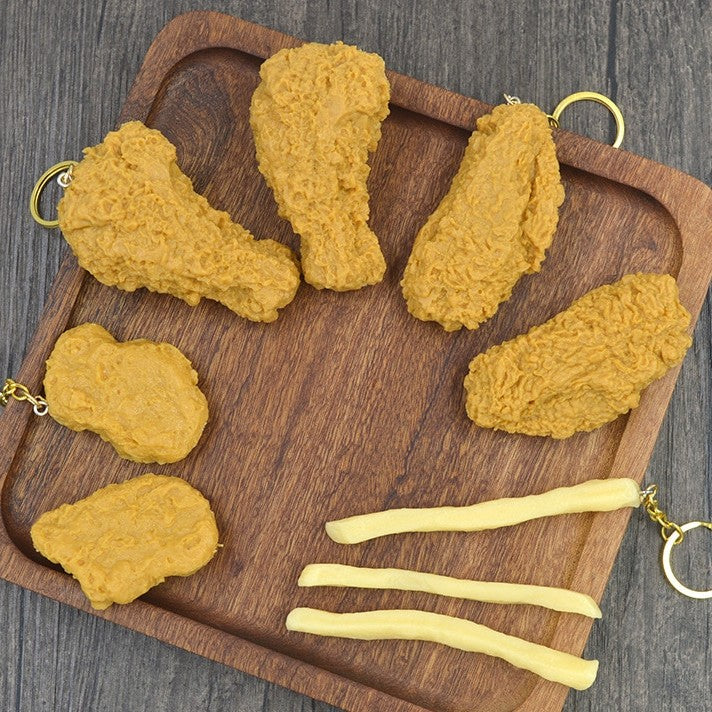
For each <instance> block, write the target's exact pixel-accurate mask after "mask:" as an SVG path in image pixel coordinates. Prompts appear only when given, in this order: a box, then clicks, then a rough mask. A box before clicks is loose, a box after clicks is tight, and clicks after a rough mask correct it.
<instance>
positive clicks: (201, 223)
mask: <svg viewBox="0 0 712 712" xmlns="http://www.w3.org/2000/svg"><path fill="white" fill-rule="evenodd" d="M84 154H85V157H84V160H82V161H81V162H80V163H79V164H78V165H77V166H75V167H74V171H73V180H72V182H71V184H70V185H69V187H68V188H67V190H66V192H65V194H64V196H63V198H62V200H61V201H60V202H59V206H58V217H59V225H60V227H61V229H62V232H63V233H64V236H65V238H66V239H67V242H68V243H69V245H70V246H71V248H72V250H73V251H74V254H75V255H76V256H77V259H78V260H79V264H80V265H81V266H82V267H84V269H86V270H88V271H89V272H91V273H92V274H93V275H94V277H96V279H98V280H99V281H100V282H102V283H103V284H108V285H110V286H114V287H118V288H119V289H125V290H126V291H129V292H131V291H133V290H135V289H138V288H140V287H147V288H148V289H150V290H151V291H153V292H163V293H168V294H172V295H174V296H176V297H178V298H179V299H182V300H183V301H185V302H187V303H188V304H190V305H191V306H195V305H196V304H197V303H198V302H199V301H200V299H201V297H207V298H208V299H214V300H216V301H218V302H221V303H222V304H224V305H225V306H226V307H228V309H231V310H232V311H234V312H235V313H237V314H239V315H240V316H244V317H245V318H247V319H251V320H252V321H265V322H269V321H274V320H275V319H276V318H277V309H279V308H281V307H283V306H285V305H287V304H289V302H291V301H292V299H293V298H294V294H295V293H296V291H297V287H298V286H299V270H298V269H297V266H296V264H295V258H294V255H293V254H292V252H291V250H289V248H288V247H286V246H285V245H281V244H279V243H278V242H275V241H274V240H255V239H254V238H253V237H252V235H251V234H250V233H249V232H248V231H247V230H246V229H245V228H243V227H242V226H241V225H238V224H237V223H234V222H232V220H231V219H230V216H229V215H228V214H227V213H225V212H221V211H219V210H214V209H213V208H212V207H210V204H209V203H208V201H207V200H206V199H205V198H204V197H203V196H202V195H199V194H197V193H196V192H195V191H194V190H193V186H192V184H191V182H190V179H189V178H188V177H187V176H186V175H184V174H183V173H182V172H181V170H180V168H179V167H178V164H177V163H176V150H175V147H174V146H173V145H172V144H171V143H170V142H169V141H168V140H167V139H166V138H165V137H164V136H163V135H162V134H161V133H160V132H159V131H156V130H154V129H149V128H147V127H146V126H144V125H143V124H142V123H140V122H139V121H131V122H129V123H126V124H124V125H123V126H122V127H121V128H120V129H119V130H118V131H112V132H111V133H109V134H107V136H106V138H105V139H104V141H103V142H102V143H100V144H99V145H98V146H94V147H92V148H87V149H85V151H84Z"/></svg>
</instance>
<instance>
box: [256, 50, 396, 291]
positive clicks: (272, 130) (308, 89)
mask: <svg viewBox="0 0 712 712" xmlns="http://www.w3.org/2000/svg"><path fill="white" fill-rule="evenodd" d="M260 77H261V79H262V81H261V82H260V84H259V86H258V87H257V89H256V90H255V93H254V95H253V97H252V104H251V106H250V124H251V125H252V131H253V133H254V136H255V146H256V148H257V160H258V162H259V167H260V171H261V172H262V175H264V177H265V179H266V181H267V184H268V185H269V186H270V187H271V188H272V190H273V191H274V197H275V200H276V201H277V205H278V206H279V214H280V216H281V217H283V218H286V219H288V220H289V221H290V222H291V223H292V228H293V229H294V231H295V232H296V233H298V234H299V235H300V236H301V252H302V255H301V256H302V269H303V271H304V279H305V280H306V281H307V282H308V283H309V284H311V285H312V286H314V287H317V288H318V289H322V288H327V289H334V290H337V291H345V290H350V289H359V288H360V287H363V286H365V285H368V284H376V283H377V282H380V281H381V279H383V275H384V273H385V269H386V263H385V260H384V258H383V254H382V253H381V248H380V246H379V244H378V238H377V237H376V235H375V234H374V233H373V232H372V231H371V230H370V228H369V227H368V224H367V222H368V217H369V208H368V191H367V189H366V179H367V178H368V174H369V172H370V168H369V166H368V162H367V161H368V153H369V151H375V150H376V146H377V145H378V141H379V139H380V138H381V122H382V121H383V120H384V119H385V118H386V116H387V115H388V99H389V96H390V85H389V83H388V80H387V79H386V74H385V66H384V63H383V60H382V59H381V58H380V57H379V56H378V55H376V54H369V53H367V52H362V51H360V50H358V49H357V48H356V47H350V46H348V45H345V44H343V43H341V42H337V43H336V44H332V45H324V44H317V43H310V44H305V45H302V46H301V47H298V48H296V49H283V50H281V51H280V52H277V54H275V55H274V56H273V57H270V58H269V59H268V60H267V61H266V62H265V63H264V64H263V65H262V67H261V69H260Z"/></svg>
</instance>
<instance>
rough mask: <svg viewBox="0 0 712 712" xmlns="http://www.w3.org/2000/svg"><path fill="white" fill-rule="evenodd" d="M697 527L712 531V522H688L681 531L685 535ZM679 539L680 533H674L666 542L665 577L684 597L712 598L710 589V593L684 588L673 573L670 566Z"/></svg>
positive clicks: (664, 552) (664, 555)
mask: <svg viewBox="0 0 712 712" xmlns="http://www.w3.org/2000/svg"><path fill="white" fill-rule="evenodd" d="M697 527H706V528H707V529H709V530H710V531H712V522H688V523H687V524H683V525H682V526H681V527H680V529H681V530H682V531H683V533H684V532H687V531H689V530H690V529H696V528H697ZM679 538H680V532H678V531H674V532H673V533H672V534H671V535H670V538H669V539H668V540H667V541H666V542H665V546H664V547H663V570H664V571H665V576H666V577H667V580H668V581H669V582H670V585H671V586H672V587H673V588H675V589H677V590H678V591H679V592H680V593H681V594H682V595H683V596H687V597H688V598H712V589H710V590H709V591H696V590H695V589H692V588H687V586H684V585H683V584H681V583H680V581H679V579H678V578H677V576H675V574H674V573H673V572H672V566H671V565H670V555H671V554H672V548H673V546H674V545H675V544H676V542H677V540H678V539H679Z"/></svg>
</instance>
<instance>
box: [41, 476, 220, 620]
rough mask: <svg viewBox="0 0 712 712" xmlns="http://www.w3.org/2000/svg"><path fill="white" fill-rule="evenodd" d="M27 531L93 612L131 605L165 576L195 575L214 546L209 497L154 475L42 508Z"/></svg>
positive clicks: (177, 481)
mask: <svg viewBox="0 0 712 712" xmlns="http://www.w3.org/2000/svg"><path fill="white" fill-rule="evenodd" d="M30 535H31V537H32V543H33V545H34V547H35V549H37V551H39V552H40V554H42V555H43V556H44V557H46V558H47V559H49V560H50V561H51V562H53V563H55V564H61V566H62V568H63V569H64V570H65V571H66V572H67V573H70V574H72V576H74V578H75V579H77V580H78V581H79V584H80V585H81V587H82V591H84V594H85V595H86V597H87V598H88V599H89V601H90V603H91V605H92V606H93V607H94V608H96V609H99V610H102V609H105V608H108V607H109V606H110V605H111V604H112V603H130V602H131V601H133V600H134V599H136V598H138V597H139V596H141V595H142V594H144V593H145V592H146V591H148V590H149V589H150V588H152V587H153V586H156V585H157V584H159V583H162V582H163V581H164V580H165V578H166V577H167V576H190V575H191V574H194V573H195V572H196V571H198V569H200V568H202V567H203V566H205V564H207V563H208V561H210V559H212V558H213V555H214V554H215V552H216V551H217V546H218V529H217V525H216V524H215V515H214V514H213V512H212V511H211V509H210V503H209V502H208V500H207V499H205V497H203V495H202V494H201V493H200V492H198V490H196V489H194V488H193V487H191V486H190V485H189V484H188V483H187V482H185V481H184V480H182V479H180V478H179V477H167V476H165V475H154V474H147V475H142V476H141V477H135V478H134V479H131V480H127V481H126V482H122V483H121V484H114V485H109V486H108V487H104V488H102V489H100V490H97V491H96V492H94V494H92V495H90V496H89V497H87V498H86V499H82V500H80V501H79V502H76V503H74V504H63V505H62V506H61V507H59V508H57V509H53V510H52V511H50V512H46V513H45V514H43V515H42V516H41V517H40V518H39V519H38V520H37V521H36V522H35V523H34V524H33V525H32V528H31V530H30Z"/></svg>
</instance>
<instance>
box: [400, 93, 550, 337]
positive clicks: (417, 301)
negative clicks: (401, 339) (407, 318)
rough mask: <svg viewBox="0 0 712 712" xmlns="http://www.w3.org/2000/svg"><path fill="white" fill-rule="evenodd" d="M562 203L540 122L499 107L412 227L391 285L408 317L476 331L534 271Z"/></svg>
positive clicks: (525, 111) (529, 113) (538, 115)
mask: <svg viewBox="0 0 712 712" xmlns="http://www.w3.org/2000/svg"><path fill="white" fill-rule="evenodd" d="M563 200H564V189H563V187H562V185H561V181H560V178H559V163H558V161H557V160H556V150H555V147H554V143H553V141H552V139H551V129H550V128H549V123H548V119H547V117H546V115H545V114H544V112H542V111H541V110H540V109H538V108H537V107H536V106H534V105H533V104H517V105H512V106H508V105H503V106H498V107H496V108H495V109H494V111H493V112H492V113H491V114H487V115H485V116H483V117H482V118H480V119H478V121H477V131H475V132H473V134H472V136H471V137H470V141H469V144H468V146H467V148H466V149H465V155H464V157H463V159H462V163H461V164H460V168H459V170H458V172H457V175H456V176H455V178H454V179H453V181H452V185H451V186H450V190H449V192H448V193H447V195H446V196H445V197H444V198H443V200H442V201H441V203H440V205H439V206H438V207H437V209H436V210H435V212H434V213H433V214H432V215H431V216H430V218H429V219H428V221H427V222H426V223H425V225H424V226H423V227H422V228H421V230H420V232H419V233H418V235H417V237H416V238H415V243H414V245H413V250H412V252H411V255H410V258H409V260H408V264H407V266H406V269H405V272H404V274H403V280H402V281H401V286H402V288H403V296H404V297H405V299H406V301H407V302H408V310H409V311H410V313H411V314H412V315H413V316H415V317H417V318H418V319H422V320H423V321H437V322H438V323H440V324H441V325H442V326H443V327H444V328H445V329H446V330H447V331H454V330H456V329H460V328H461V327H463V326H464V327H466V328H468V329H476V328H477V327H478V325H479V324H480V323H482V322H483V321H485V320H486V319H489V318H490V317H491V316H492V315H493V314H494V313H495V312H496V311H497V308H498V307H499V305H500V303H501V302H503V301H506V300H507V299H509V297H510V295H511V293H512V289H513V288H514V285H515V284H516V283H517V281H518V280H519V278H520V277H521V276H522V275H523V274H527V273H529V272H538V271H539V269H540V266H541V263H542V261H543V259H544V254H545V251H546V249H547V248H548V247H549V245H550V244H551V239H552V236H553V234H554V232H555V230H556V225H557V222H558V208H559V206H560V205H561V203H562V202H563Z"/></svg>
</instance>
